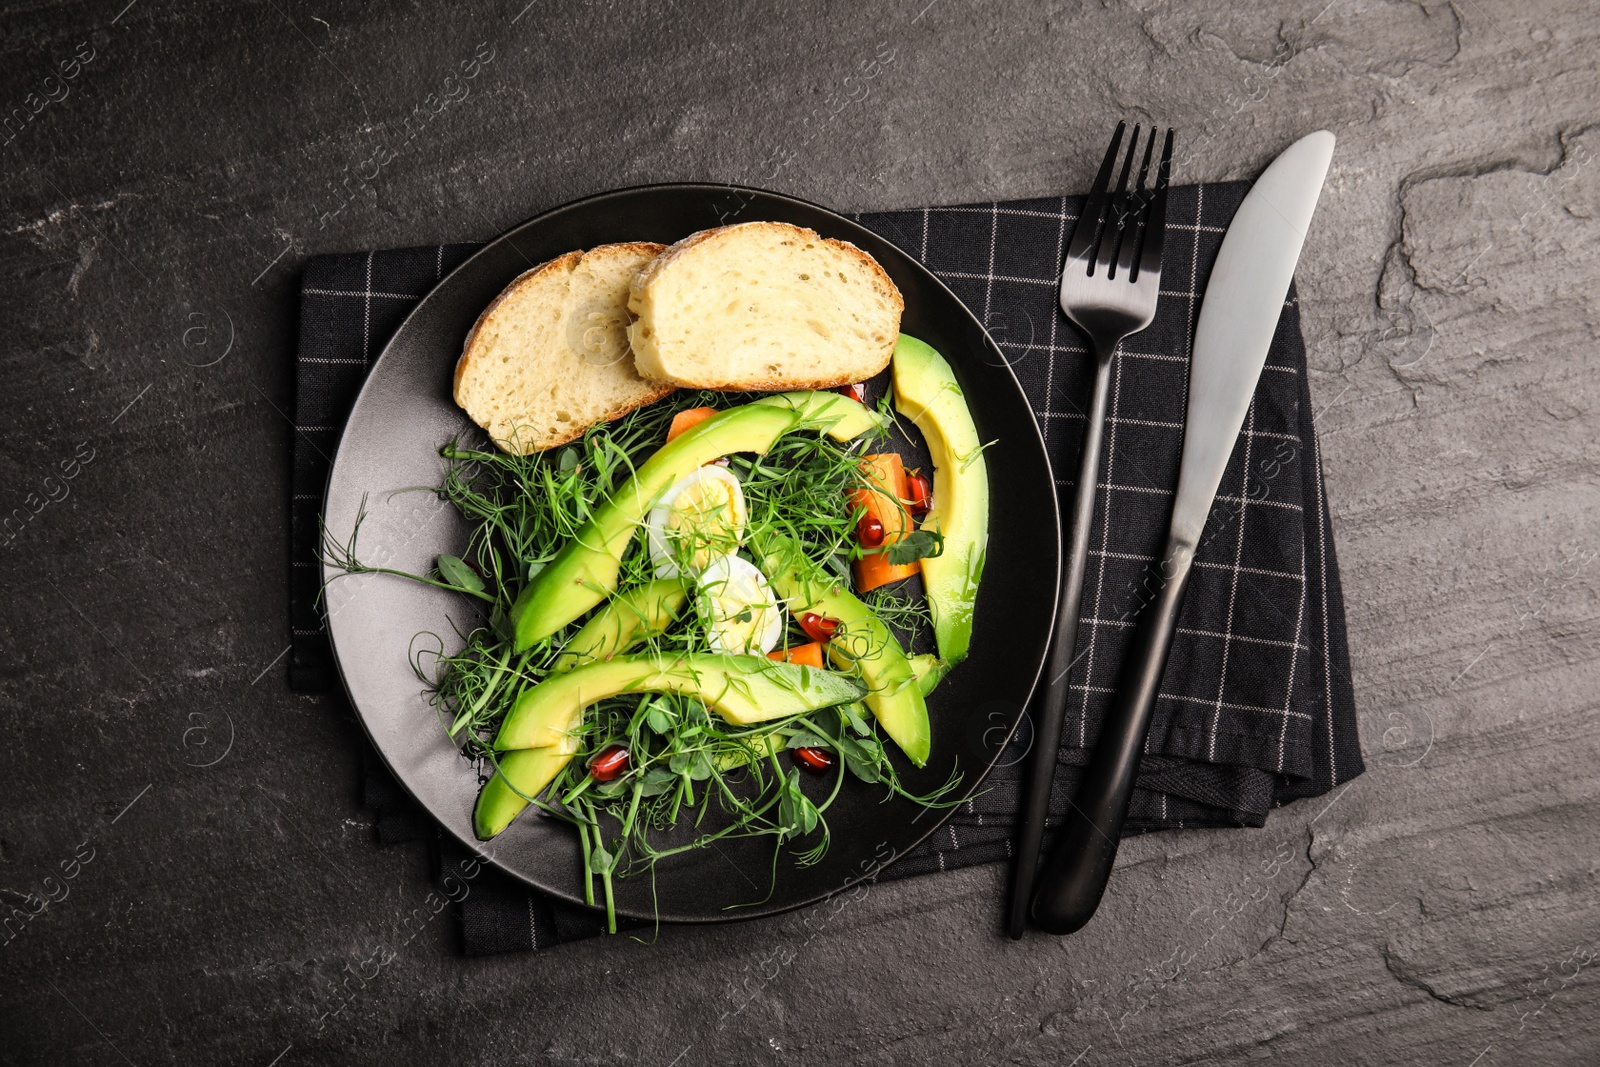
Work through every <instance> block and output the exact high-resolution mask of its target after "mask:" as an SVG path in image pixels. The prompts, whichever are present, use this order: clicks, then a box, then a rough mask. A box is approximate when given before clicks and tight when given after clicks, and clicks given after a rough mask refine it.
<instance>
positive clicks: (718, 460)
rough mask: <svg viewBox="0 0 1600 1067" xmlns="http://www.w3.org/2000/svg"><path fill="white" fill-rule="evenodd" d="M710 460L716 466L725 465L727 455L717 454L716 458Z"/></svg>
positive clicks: (726, 463)
mask: <svg viewBox="0 0 1600 1067" xmlns="http://www.w3.org/2000/svg"><path fill="white" fill-rule="evenodd" d="M711 462H712V463H713V464H715V465H716V466H718V467H726V466H727V465H728V457H727V456H718V457H717V458H716V459H714V460H712V461H711Z"/></svg>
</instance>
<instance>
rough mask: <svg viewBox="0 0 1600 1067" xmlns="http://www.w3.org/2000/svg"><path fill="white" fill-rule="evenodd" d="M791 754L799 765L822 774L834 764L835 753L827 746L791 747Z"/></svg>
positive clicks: (814, 772)
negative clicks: (826, 747)
mask: <svg viewBox="0 0 1600 1067" xmlns="http://www.w3.org/2000/svg"><path fill="white" fill-rule="evenodd" d="M790 754H791V755H793V756H794V761H795V763H796V764H797V765H799V766H801V767H804V768H805V769H806V770H808V771H810V772H811V773H813V774H821V773H822V772H823V771H825V770H827V769H828V768H829V767H832V766H833V753H832V752H829V751H828V750H827V749H825V748H810V747H807V748H796V749H791V750H790Z"/></svg>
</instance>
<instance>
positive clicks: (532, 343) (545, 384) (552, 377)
mask: <svg viewBox="0 0 1600 1067" xmlns="http://www.w3.org/2000/svg"><path fill="white" fill-rule="evenodd" d="M662 251H664V246H662V245H658V244H649V243H646V242H642V241H641V242H635V243H632V244H616V245H601V246H600V247H598V248H592V249H590V250H589V251H587V252H568V253H567V254H566V255H564V256H561V257H559V258H557V259H552V260H551V261H550V262H548V263H542V264H540V265H539V266H537V267H535V268H533V269H532V270H530V271H528V272H527V273H526V274H523V275H521V276H520V277H518V278H517V279H516V280H515V281H513V282H512V283H511V284H510V285H509V286H507V287H506V290H505V292H503V293H501V294H500V295H499V296H498V297H496V298H495V300H494V302H493V303H492V304H490V305H489V306H488V307H487V308H485V309H484V312H483V314H482V315H480V316H478V321H477V323H476V325H474V326H473V327H472V332H471V333H469V334H467V342H466V344H465V346H463V348H462V351H461V359H460V361H459V362H458V363H456V377H455V398H456V403H457V404H460V405H461V406H462V407H463V408H465V409H466V412H467V414H468V415H470V416H471V417H472V421H473V422H476V423H477V424H478V425H479V426H482V427H483V428H484V429H485V430H487V431H489V436H490V437H491V438H492V439H493V440H494V443H495V444H496V445H498V446H500V448H501V449H503V450H505V451H507V452H512V453H518V454H525V453H528V452H538V451H540V450H542V449H546V448H553V447H554V446H556V445H560V444H565V443H567V442H568V441H571V440H573V439H574V438H576V437H578V436H580V435H581V434H582V433H583V431H585V430H587V429H588V428H589V427H590V426H593V425H594V424H595V423H597V422H606V421H609V420H611V419H615V418H618V417H619V416H622V415H625V414H627V413H628V412H630V411H632V410H633V409H634V408H637V407H642V406H643V405H645V404H648V403H650V402H652V401H654V400H659V399H660V398H661V397H663V396H666V395H667V394H668V393H670V392H672V390H673V386H672V385H671V384H669V383H664V382H659V381H647V380H645V379H644V378H641V377H640V376H639V375H638V373H637V372H635V370H634V366H633V353H632V352H631V351H629V348H628V333H627V330H628V321H629V315H628V283H629V282H630V281H631V280H632V279H633V276H634V274H636V273H637V272H638V271H639V268H641V267H643V266H644V265H645V264H646V263H649V262H650V261H651V260H652V259H654V258H655V257H656V256H657V255H659V254H660V253H661V252H662Z"/></svg>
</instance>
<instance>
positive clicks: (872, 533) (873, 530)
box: [856, 515, 883, 548]
mask: <svg viewBox="0 0 1600 1067" xmlns="http://www.w3.org/2000/svg"><path fill="white" fill-rule="evenodd" d="M856 538H857V539H858V540H860V542H861V543H862V544H863V545H865V546H866V547H868V548H877V547H878V546H879V545H881V544H883V520H882V519H879V518H877V517H876V516H874V515H863V516H861V521H860V522H858V523H856Z"/></svg>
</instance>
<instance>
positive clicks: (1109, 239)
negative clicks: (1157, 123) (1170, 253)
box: [1089, 125, 1139, 278]
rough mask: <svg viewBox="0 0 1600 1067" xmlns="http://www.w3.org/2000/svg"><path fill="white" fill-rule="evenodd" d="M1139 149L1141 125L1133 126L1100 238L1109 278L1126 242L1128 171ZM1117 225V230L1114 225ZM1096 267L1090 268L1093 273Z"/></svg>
mask: <svg viewBox="0 0 1600 1067" xmlns="http://www.w3.org/2000/svg"><path fill="white" fill-rule="evenodd" d="M1138 150H1139V127H1138V126H1137V125H1136V126H1134V128H1133V137H1132V138H1130V139H1129V141H1128V154H1127V156H1125V157H1124V158H1123V160H1122V175H1121V177H1119V178H1118V179H1117V191H1116V192H1115V193H1113V194H1112V197H1111V210H1110V211H1109V212H1108V213H1107V216H1106V229H1105V236H1104V237H1102V238H1101V239H1100V254H1099V257H1098V266H1099V268H1100V271H1101V272H1102V273H1103V274H1105V276H1106V277H1107V278H1115V277H1116V276H1117V250H1118V249H1119V248H1120V247H1121V246H1122V245H1123V244H1124V243H1126V241H1127V239H1128V237H1129V236H1130V235H1129V233H1128V229H1129V221H1128V220H1129V215H1130V214H1131V212H1130V211H1129V208H1128V173H1129V172H1130V171H1132V170H1133V156H1134V153H1135V152H1137V151H1138ZM1113 226H1115V227H1116V228H1115V230H1113V229H1112V227H1113ZM1094 271H1095V268H1094V266H1093V265H1091V266H1090V268H1089V273H1090V275H1093V274H1094Z"/></svg>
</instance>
